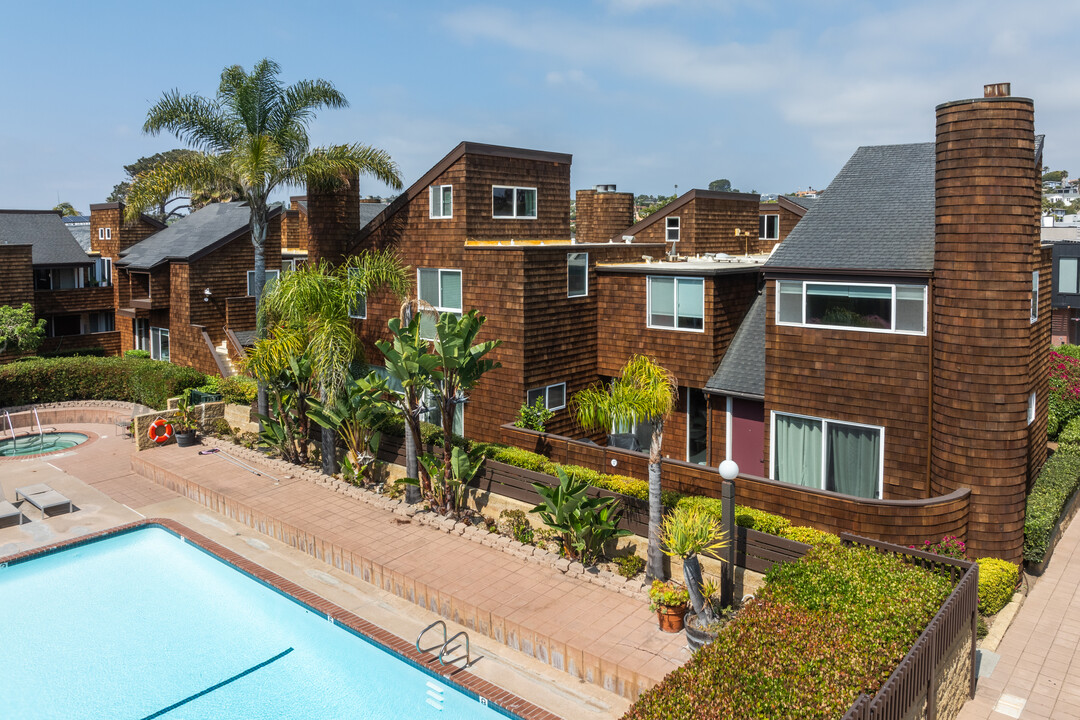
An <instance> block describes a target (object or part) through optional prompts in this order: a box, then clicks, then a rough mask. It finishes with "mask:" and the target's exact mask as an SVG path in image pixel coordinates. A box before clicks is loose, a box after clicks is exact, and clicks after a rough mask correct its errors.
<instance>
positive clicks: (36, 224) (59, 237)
mask: <svg viewBox="0 0 1080 720" xmlns="http://www.w3.org/2000/svg"><path fill="white" fill-rule="evenodd" d="M0 245H32V246H33V250H32V251H31V257H32V262H33V264H34V265H89V264H90V263H91V262H93V261H92V260H91V259H90V258H89V257H87V255H86V252H85V251H84V250H83V249H82V248H81V247H79V243H78V242H76V240H75V238H74V237H72V235H71V233H70V232H68V228H67V226H66V225H64V223H63V222H62V221H61V220H60V216H59V215H57V214H56V212H54V211H52V210H42V211H34V210H0Z"/></svg>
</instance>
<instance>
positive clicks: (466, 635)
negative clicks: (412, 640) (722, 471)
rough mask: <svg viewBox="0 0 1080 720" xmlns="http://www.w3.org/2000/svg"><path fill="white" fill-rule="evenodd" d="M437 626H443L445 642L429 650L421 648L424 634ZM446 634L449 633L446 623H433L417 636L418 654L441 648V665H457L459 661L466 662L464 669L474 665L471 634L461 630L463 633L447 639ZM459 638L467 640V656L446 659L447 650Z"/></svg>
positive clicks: (439, 621)
mask: <svg viewBox="0 0 1080 720" xmlns="http://www.w3.org/2000/svg"><path fill="white" fill-rule="evenodd" d="M436 625H441V626H442V633H443V641H442V643H440V644H438V645H432V646H431V647H429V648H421V647H420V639H421V638H423V637H424V633H426V632H427V631H428V630H431V629H432V628H433V627H435V626H436ZM446 632H447V631H446V623H445V622H444V621H442V620H436V621H435V622H433V623H431V624H430V625H428V626H427V627H426V628H424V629H423V630H421V631H420V634H419V635H417V636H416V652H418V653H427V652H431V651H432V650H435V649H436V648H439V663H441V664H442V665H450V664H453V663H456V662H457V661H458V660H464V661H465V664H464V665H463V666H462V667H469V665H470V664H471V663H472V656H471V655H470V651H469V633H467V632H465V631H464V630H461V631H459V632H457V633H455V634H454V635H452V636H450V637H449V638H447V637H446ZM459 637H463V638H465V654H464V655H461V656H459V657H456V658H447V657H445V655H446V653H447V650H449V648H450V643H452V642H454V641H455V640H457V639H458V638H459Z"/></svg>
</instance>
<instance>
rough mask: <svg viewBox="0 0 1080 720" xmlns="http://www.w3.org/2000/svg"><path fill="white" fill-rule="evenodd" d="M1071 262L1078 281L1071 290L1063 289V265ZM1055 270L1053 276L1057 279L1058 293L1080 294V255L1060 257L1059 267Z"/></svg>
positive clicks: (1074, 275) (1074, 276) (1075, 278)
mask: <svg viewBox="0 0 1080 720" xmlns="http://www.w3.org/2000/svg"><path fill="white" fill-rule="evenodd" d="M1066 262H1071V263H1072V265H1073V279H1074V280H1075V281H1076V282H1075V284H1074V285H1073V286H1072V289H1071V290H1063V289H1062V287H1061V281H1062V279H1063V273H1062V272H1061V266H1062V265H1063V264H1064V263H1066ZM1053 270H1054V272H1053V278H1055V279H1056V280H1057V294H1058V295H1080V256H1069V257H1059V258H1058V262H1057V267H1055V268H1054V269H1053Z"/></svg>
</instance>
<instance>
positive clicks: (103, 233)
mask: <svg viewBox="0 0 1080 720" xmlns="http://www.w3.org/2000/svg"><path fill="white" fill-rule="evenodd" d="M97 237H98V240H112V228H110V227H99V228H98V229H97Z"/></svg>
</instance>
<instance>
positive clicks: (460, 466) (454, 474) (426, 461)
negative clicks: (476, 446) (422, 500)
mask: <svg viewBox="0 0 1080 720" xmlns="http://www.w3.org/2000/svg"><path fill="white" fill-rule="evenodd" d="M419 462H420V464H421V465H422V466H423V468H424V470H425V471H426V472H427V474H428V476H429V477H430V478H431V494H430V495H428V496H427V500H428V504H429V505H430V507H431V509H432V510H434V511H435V512H437V513H440V514H442V515H448V516H451V517H459V516H460V514H461V511H462V509H464V507H465V494H466V492H467V491H468V489H469V483H471V482H472V480H473V478H475V477H476V474H477V473H478V472H480V468H482V467H483V466H484V458H483V457H476V458H474V457H470V456H469V454H468V453H467V452H465V451H464V450H462V449H461V448H459V447H454V449H453V453H452V454H451V457H450V471H449V472H447V470H446V466H445V465H443V464H442V461H441V460H440V459H439V458H437V457H436V456H435V455H432V454H431V453H424V454H423V455H421V456H420V457H419ZM398 483H399V484H401V485H412V486H418V485H419V484H420V481H419V480H418V479H416V478H405V479H403V480H399V481H398Z"/></svg>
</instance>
